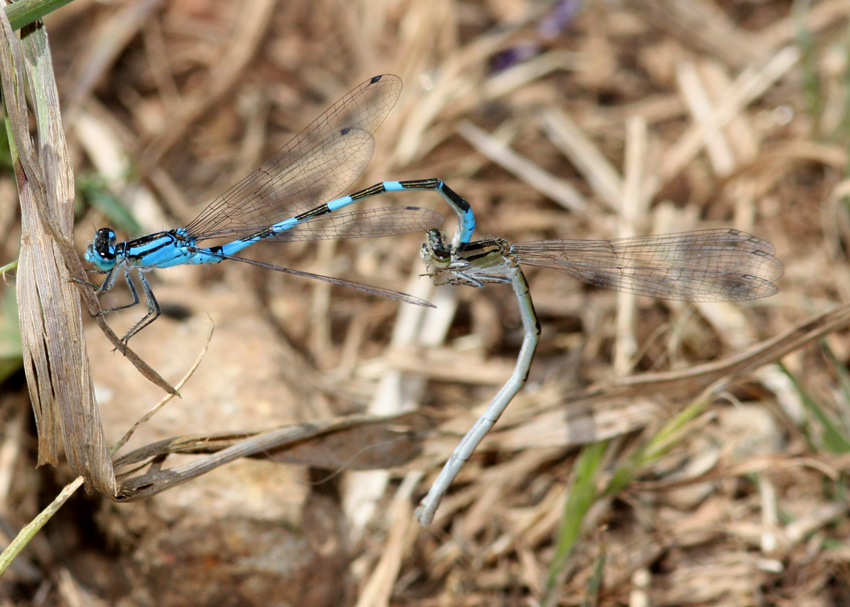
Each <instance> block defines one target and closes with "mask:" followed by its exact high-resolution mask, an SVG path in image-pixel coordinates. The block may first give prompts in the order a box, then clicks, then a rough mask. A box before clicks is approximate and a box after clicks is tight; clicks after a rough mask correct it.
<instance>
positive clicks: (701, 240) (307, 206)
mask: <svg viewBox="0 0 850 607" xmlns="http://www.w3.org/2000/svg"><path fill="white" fill-rule="evenodd" d="M400 92H401V81H400V80H399V78H398V77H396V76H393V75H388V74H385V75H381V76H375V77H373V78H371V79H369V80H367V81H366V82H364V83H363V84H361V85H360V86H358V87H357V88H355V89H354V90H353V91H351V92H350V93H348V94H347V95H346V96H344V97H343V98H342V99H340V100H339V101H337V102H336V103H335V104H334V105H333V106H331V107H330V108H329V109H328V110H327V111H326V112H324V113H323V114H322V115H321V116H319V118H317V119H316V120H315V121H313V122H312V123H311V124H310V125H309V126H308V127H307V128H305V129H304V130H303V131H302V132H301V133H299V134H298V135H297V136H295V137H294V138H293V139H292V140H290V141H289V143H287V144H286V145H285V146H283V147H282V148H281V149H280V150H279V151H278V152H277V153H276V154H275V155H274V156H272V157H271V158H270V159H269V160H267V161H266V163H265V164H264V165H263V166H262V167H261V168H259V169H258V170H257V171H255V172H254V173H252V174H251V175H249V176H248V177H246V178H245V179H243V180H242V181H240V182H239V183H237V184H236V185H234V186H233V187H231V188H230V189H229V190H227V191H226V192H225V193H224V194H222V195H221V196H219V197H218V198H217V199H215V200H214V201H213V202H212V203H211V204H210V205H209V206H207V207H206V208H205V209H204V210H203V211H202V212H201V213H200V215H198V217H197V218H195V219H194V220H193V221H192V222H190V223H189V224H188V225H187V226H186V227H183V228H175V229H172V230H167V231H164V232H157V233H154V234H150V235H148V236H143V237H141V238H136V239H134V240H130V241H125V242H121V243H118V242H117V238H116V234H115V232H114V231H113V230H112V229H110V228H101V229H100V230H98V231H97V233H96V236H95V238H94V241H93V242H92V244H91V245H89V247H88V249H87V251H86V259H87V260H88V261H89V262H91V263H93V264H94V265H95V266H96V267H97V270H98V271H100V272H101V273H105V274H106V277H105V279H104V281H103V283H102V284H101V286H100V287H99V288H98V292H99V293H103V292H105V291H108V290H109V289H111V288H112V287H113V286H114V284H115V281H116V279H117V277H118V276H119V274H120V275H123V276H124V278H125V280H126V282H127V284H128V286H129V288H130V292H131V294H132V296H133V302H132V303H130V304H128V305H125V306H120V307H117V308H112V309H111V310H106V311H105V312H109V311H113V310H119V309H123V308H128V307H130V306H133V305H136V304H138V303H139V297H138V293H137V291H136V288H135V286H134V282H133V277H132V274H131V272H132V270H134V269H135V270H136V273H137V275H138V277H139V281H140V283H141V285H142V289H143V293H144V295H145V299H146V302H147V307H148V311H147V314H146V315H145V316H144V317H143V318H142V319H140V320H139V321H138V322H137V323H136V324H135V325H134V326H133V327H132V328H131V329H130V331H129V332H128V333H127V334H126V335H125V336H124V337H123V338H122V341H123V342H124V343H126V342H127V341H128V340H129V339H130V338H131V337H133V336H134V335H135V334H137V333H138V332H139V331H140V330H142V329H143V328H144V327H146V326H147V325H148V324H150V323H151V322H153V321H154V320H156V318H157V317H158V316H159V314H160V307H159V304H158V302H157V300H156V297H155V296H154V294H153V291H152V290H151V287H150V284H149V283H148V281H147V279H146V278H145V275H144V274H145V272H147V271H148V270H151V269H153V268H168V267H172V266H177V265H182V264H210V263H219V262H221V261H223V260H225V259H233V260H237V261H242V262H246V263H250V264H253V265H257V266H260V267H263V268H267V269H271V270H276V271H281V272H286V273H290V274H296V275H300V276H306V277H310V278H315V279H319V280H324V281H328V282H331V283H334V284H339V285H343V286H348V287H353V288H356V289H360V290H363V291H366V292H369V293H374V294H378V295H382V296H385V297H390V298H394V299H399V300H401V301H405V302H408V303H415V304H419V305H430V304H428V303H427V302H425V301H422V300H420V299H417V298H415V297H412V296H410V295H406V294H404V293H400V292H397V291H392V290H389V289H383V288H379V287H371V286H366V285H362V284H358V283H354V282H350V281H347V280H344V279H340V278H331V277H327V276H319V275H316V274H310V273H308V272H302V271H299V270H293V269H290V268H283V267H280V266H274V265H271V264H267V263H263V262H259V261H256V260H252V259H246V258H244V257H239V256H236V253H239V252H240V251H242V250H243V249H245V248H247V247H249V246H251V245H253V244H255V243H258V242H264V241H290V242H291V241H298V240H302V241H303V240H323V239H337V238H353V237H358V238H365V237H373V236H389V235H393V234H400V233H404V232H411V231H421V232H425V231H428V235H427V242H426V243H425V245H424V246H423V250H422V257H423V259H424V260H425V262H426V264H427V265H428V267H429V270H430V271H431V276H432V277H433V278H434V280H435V282H436V283H437V284H446V283H449V284H457V285H467V286H474V287H480V286H483V285H484V284H487V283H504V284H511V285H512V286H513V289H514V292H515V295H516V297H517V301H518V304H519V308H520V313H521V317H522V322H523V327H524V330H525V338H524V341H523V345H522V347H521V350H520V354H519V357H518V359H517V364H516V367H515V370H514V373H513V374H512V376H511V378H510V379H509V380H508V382H507V383H506V384H505V386H504V387H503V388H502V389H501V390H500V391H499V393H498V394H497V395H496V398H495V399H494V400H493V402H492V403H491V404H490V406H489V407H488V409H487V411H486V412H485V414H484V415H483V416H482V417H481V419H479V420H478V422H476V424H475V426H474V427H473V428H472V429H471V430H470V431H469V433H467V435H466V436H465V437H464V438H463V440H462V441H461V443H460V444H459V445H458V447H457V448H456V449H455V451H454V453H453V454H452V456H451V458H450V460H449V461H448V462H447V464H446V466H445V467H444V469H443V471H442V472H441V474H440V476H439V477H438V479H437V481H436V482H435V483H434V485H433V486H432V488H431V490H430V491H429V493H428V495H427V496H426V498H425V499H424V500H423V502H422V505H421V506H420V509H419V510H418V511H417V517H418V518H419V520H420V522H422V523H423V524H427V523H428V522H430V520H431V518H432V517H433V514H434V511H435V510H436V508H437V506H438V504H439V501H440V498H441V496H442V495H443V493H444V492H445V490H446V489H447V488H448V486H449V485H450V484H451V482H452V480H453V479H454V477H455V476H456V475H457V472H458V471H459V470H460V468H461V466H462V465H463V463H464V462H465V461H466V460H467V459H469V457H470V455H471V454H472V452H473V451H474V450H475V447H476V446H477V445H478V444H479V443H480V441H481V439H482V438H483V437H484V435H485V434H486V433H487V432H488V431H489V429H490V428H491V427H492V426H493V424H494V423H495V422H496V421H497V420H498V417H499V415H500V414H501V413H502V411H504V409H505V407H507V405H508V403H509V402H510V400H511V399H512V398H513V396H514V395H515V394H516V393H517V392H518V391H519V389H520V388H521V387H522V385H523V384H524V382H525V380H526V379H527V376H528V370H529V368H530V365H531V360H532V357H533V355H534V350H535V348H536V346H537V340H538V338H539V333H540V329H539V323H538V321H537V316H536V314H535V312H534V306H533V304H532V300H531V296H530V293H529V289H528V283H527V282H526V280H525V277H524V275H523V273H522V270H521V268H520V265H521V264H527V265H533V266H540V267H547V268H554V269H558V270H561V271H563V272H565V273H567V274H569V275H571V276H573V277H574V278H577V279H579V280H581V281H584V282H587V283H590V284H594V285H598V286H603V287H608V288H612V289H615V290H619V291H628V292H633V293H637V294H641V295H649V296H651V297H659V298H667V299H681V300H691V301H720V300H736V301H737V300H747V299H756V298H759V297H766V296H768V295H772V294H773V293H775V292H776V287H775V286H774V285H773V281H774V280H776V279H777V278H778V277H779V276H780V275H781V274H782V264H781V263H780V262H779V261H778V260H777V259H776V257H774V256H773V253H774V250H773V247H772V246H771V245H770V243H768V242H766V241H764V240H761V239H758V238H756V237H754V236H750V235H749V234H746V233H744V232H740V231H738V230H729V229H720V230H704V231H698V232H686V233H680V234H669V235H662V236H647V237H639V238H631V239H620V240H612V241H582V240H553V241H540V242H529V243H517V244H511V243H508V242H507V241H504V240H483V241H477V242H472V234H473V232H474V229H475V217H474V214H473V212H472V209H471V208H470V205H469V204H468V203H467V201H466V200H464V199H463V198H462V197H461V196H459V195H458V194H457V193H455V192H454V191H453V190H452V189H450V188H449V187H448V186H447V185H446V184H445V183H443V182H442V180H440V179H436V178H431V179H421V180H408V181H385V182H382V183H378V184H376V185H374V186H372V187H369V188H366V189H363V190H360V191H358V192H355V193H354V194H350V195H347V196H342V197H338V196H339V195H340V194H341V193H342V192H343V191H344V190H345V189H346V188H348V187H350V186H351V184H352V183H353V182H354V181H355V180H356V179H357V178H358V177H359V176H360V174H361V173H362V171H363V170H364V169H365V167H366V165H367V164H368V162H369V160H370V158H371V156H372V152H373V149H374V138H373V133H374V132H375V130H376V129H377V128H378V127H379V126H380V125H381V123H382V122H383V121H384V119H385V118H386V116H387V114H388V113H389V111H390V110H391V109H392V107H393V106H394V105H395V103H396V101H397V100H398V97H399V94H400ZM422 190H430V191H435V192H437V193H438V194H440V195H441V197H442V198H443V199H444V200H445V201H446V202H447V203H448V204H449V206H450V208H451V209H452V210H453V211H454V212H455V214H456V215H457V217H458V226H457V229H456V231H455V234H454V236H453V238H452V240H451V242H450V243H449V242H446V239H445V237H444V236H443V235H442V233H441V232H439V231H438V230H436V228H437V227H438V226H439V225H440V224H441V223H442V216H441V215H439V214H438V213H435V212H434V211H430V210H427V209H422V208H417V207H409V206H408V207H388V208H379V209H370V210H362V211H354V212H347V213H337V212H336V211H338V210H340V209H342V208H344V207H346V206H348V205H350V204H353V203H355V202H358V201H360V200H364V199H366V198H369V197H372V196H377V195H380V194H383V193H386V192H398V191H422ZM322 200H329V202H324V203H321V201H322ZM518 212H521V211H518ZM214 239H216V240H225V241H226V242H225V243H224V244H220V245H215V246H209V247H201V246H199V243H201V242H203V241H207V240H214Z"/></svg>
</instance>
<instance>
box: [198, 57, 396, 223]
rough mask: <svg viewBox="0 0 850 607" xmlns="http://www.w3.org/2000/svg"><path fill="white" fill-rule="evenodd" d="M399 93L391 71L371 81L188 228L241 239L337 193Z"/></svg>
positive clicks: (358, 167)
mask: <svg viewBox="0 0 850 607" xmlns="http://www.w3.org/2000/svg"><path fill="white" fill-rule="evenodd" d="M400 93H401V80H400V79H399V78H398V77H397V76H393V75H392V74H384V75H382V76H375V77H374V78H371V79H370V80H367V81H366V82H364V83H363V84H361V85H360V86H358V87H357V88H355V89H354V90H353V91H351V92H350V93H348V94H347V95H346V96H345V97H343V98H342V99H340V100H339V101H337V102H336V103H335V104H334V105H333V106H331V107H330V108H329V109H328V110H327V111H326V112H325V113H323V114H322V115H321V116H319V117H318V118H317V119H316V120H315V121H313V122H312V123H311V124H310V125H309V126H308V127H307V128H305V129H304V130H303V131H301V133H299V134H298V135H296V136H295V137H294V138H293V139H291V140H290V141H289V143H287V144H286V145H284V146H283V147H282V148H281V149H280V150H278V152H277V153H276V154H275V155H274V156H272V157H271V158H269V159H268V160H267V161H266V162H265V163H264V164H263V166H261V167H260V168H259V169H257V170H256V171H254V172H253V173H251V174H250V175H248V176H247V177H246V178H245V179H243V180H242V181H240V182H239V183H237V184H236V185H234V186H232V187H231V188H230V189H229V190H227V191H226V192H225V193H224V194H222V195H221V196H219V197H218V198H216V199H215V200H214V201H213V202H212V203H210V205H209V206H207V208H205V209H204V210H203V211H201V213H200V215H198V217H196V218H195V219H194V220H193V221H192V222H191V223H190V224H189V225H188V226H186V230H187V232H188V233H189V234H190V235H192V236H194V237H196V238H197V239H198V240H204V239H208V238H218V237H229V238H240V237H243V236H246V235H248V234H251V233H253V232H256V231H258V230H260V229H262V228H264V227H268V226H270V225H272V224H274V223H277V222H279V221H281V220H283V219H286V218H287V217H290V216H292V215H296V214H298V213H300V212H303V211H306V210H309V209H311V208H313V207H314V206H316V205H317V204H318V203H321V202H324V201H327V200H330V199H332V198H335V197H337V196H338V195H339V194H340V193H341V192H342V191H343V190H344V189H345V188H347V187H348V186H350V185H351V184H352V183H353V182H354V180H355V179H357V177H358V176H359V175H360V173H362V172H363V169H364V168H366V165H367V164H368V163H369V160H370V158H371V157H372V150H373V148H374V139H373V137H372V133H374V132H375V131H376V130H377V129H378V127H379V126H381V123H382V122H383V121H384V119H385V118H386V117H387V114H389V112H390V110H391V109H392V108H393V106H394V105H395V103H396V101H397V100H398V96H399V94H400Z"/></svg>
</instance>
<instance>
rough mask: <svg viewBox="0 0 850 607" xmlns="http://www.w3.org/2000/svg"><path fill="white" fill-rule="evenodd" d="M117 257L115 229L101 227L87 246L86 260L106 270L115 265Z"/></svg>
mask: <svg viewBox="0 0 850 607" xmlns="http://www.w3.org/2000/svg"><path fill="white" fill-rule="evenodd" d="M115 258H116V254H115V231H114V230H112V229H111V228H100V229H99V230H98V231H97V232H95V235H94V240H93V241H92V243H91V244H90V245H89V246H88V247H87V248H86V261H88V262H89V263H93V264H94V265H95V266H97V269H98V270H101V271H104V272H105V271H108V270H111V269H112V268H114V267H115Z"/></svg>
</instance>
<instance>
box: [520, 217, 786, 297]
mask: <svg viewBox="0 0 850 607" xmlns="http://www.w3.org/2000/svg"><path fill="white" fill-rule="evenodd" d="M513 252H514V253H515V254H516V255H517V257H518V259H519V261H520V263H524V264H528V265H532V266H540V267H545V268H554V269H557V270H561V271H562V272H565V273H567V274H569V275H570V276H572V277H574V278H577V279H578V280H581V281H582V282H586V283H588V284H592V285H597V286H600V287H607V288H609V289H614V290H616V291H625V292H628V293H636V294H638V295H648V296H650V297H658V298H660V299H681V300H689V301H724V300H728V301H742V300H746V299H758V298H760V297H767V296H769V295H773V294H774V293H776V290H777V289H776V285H774V284H773V281H775V280H777V279H778V278H779V277H780V276H782V271H783V267H782V263H781V262H780V261H779V260H778V259H777V258H776V257H774V252H775V251H774V248H773V245H771V244H770V243H769V242H767V241H766V240H762V239H760V238H756V237H755V236H751V235H750V234H747V233H745V232H741V231H739V230H731V229H728V228H722V229H716V230H702V231H698V232H683V233H680V234H665V235H663V236H645V237H638V238H622V239H619V240H610V241H608V240H548V241H539V242H524V243H516V244H514V245H513Z"/></svg>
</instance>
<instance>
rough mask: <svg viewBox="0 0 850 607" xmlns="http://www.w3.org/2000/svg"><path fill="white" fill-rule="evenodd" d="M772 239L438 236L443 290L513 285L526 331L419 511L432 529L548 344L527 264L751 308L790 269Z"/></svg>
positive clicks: (434, 235) (726, 234)
mask: <svg viewBox="0 0 850 607" xmlns="http://www.w3.org/2000/svg"><path fill="white" fill-rule="evenodd" d="M774 253H775V251H774V248H773V245H771V244H770V243H769V242H767V241H766V240H762V239H760V238H756V237H755V236H751V235H750V234H747V233H745V232H741V231H740V230H734V229H729V228H720V229H712V230H701V231H696V232H683V233H679V234H664V235H659V236H641V237H636V238H621V239H618V240H544V241H536V242H523V243H510V242H508V241H506V240H502V239H494V240H481V241H477V242H472V243H469V244H467V245H465V246H462V247H461V248H458V247H456V246H454V244H448V243H447V242H446V237H445V235H444V234H443V233H442V232H440V231H439V230H436V229H435V230H430V231H429V232H428V238H427V241H426V242H425V244H423V245H422V250H421V256H422V259H423V260H424V261H425V264H426V266H427V267H428V271H429V275H430V276H431V277H432V278H433V279H434V282H435V284H437V285H444V284H451V285H466V286H471V287H483V286H484V285H485V284H488V283H499V284H510V285H511V286H512V287H513V291H514V294H515V295H516V299H517V304H518V306H519V312H520V318H521V321H522V326H523V330H524V333H525V334H524V337H523V341H522V346H521V347H520V351H519V355H518V356H517V361H516V365H515V367H514V371H513V373H512V375H511V377H510V379H508V381H507V383H505V385H504V386H503V387H502V389H501V390H499V392H498V393H497V394H496V396H495V398H494V399H493V400H492V402H491V403H490V405H489V406H488V407H487V409H486V410H485V412H484V414H483V415H482V416H481V417H480V418H479V419H478V420H477V421H476V422H475V424H474V425H473V426H472V428H471V429H470V430H469V431H468V432H467V433H466V435H465V436H464V437H463V439H461V441H460V443H459V444H458V446H457V447H456V448H455V450H454V452H453V453H452V455H451V457H450V458H449V460H448V461H447V462H446V464H445V466H444V467H443V469H442V470H441V471H440V474H439V476H438V477H437V479H436V480H435V481H434V484H433V485H432V486H431V489H430V490H429V491H428V494H427V495H426V496H425V498H424V499H423V500H422V501H421V502H420V504H419V507H418V508H417V510H416V518H417V519H418V520H419V522H420V523H421V524H422V525H423V526H424V525H428V524H430V523H431V521H432V520H433V518H434V513H435V512H436V510H437V507H438V506H439V505H440V501H441V500H442V497H443V495H444V494H445V492H446V491H447V490H448V488H449V486H450V485H451V483H452V481H453V480H454V479H455V477H456V476H457V474H458V472H460V469H461V468H462V467H463V465H464V463H465V462H466V461H467V460H468V459H469V458H470V457H471V455H472V453H473V452H474V451H475V449H476V447H477V446H478V444H479V443H480V442H481V441H482V439H483V438H484V436H485V435H486V434H487V433H488V432H489V431H490V429H491V428H492V427H493V425H494V424H495V423H496V422H497V421H498V419H499V416H500V415H501V414H502V412H504V410H505V408H506V407H507V406H508V404H509V403H510V402H511V400H512V399H513V397H514V396H515V395H516V394H517V392H519V391H520V389H521V388H522V386H523V385H524V384H525V382H526V380H527V379H528V373H529V369H530V368H531V361H532V358H533V357H534V351H535V350H536V348H537V342H538V340H539V338H540V323H539V322H538V320H537V314H536V313H535V311H534V304H533V302H532V300H531V293H530V291H529V288H528V282H527V281H526V279H525V275H524V274H523V272H522V269H521V267H520V266H521V265H527V266H536V267H541V268H552V269H555V270H560V271H562V272H564V273H566V274H569V275H570V276H572V277H573V278H576V279H578V280H580V281H582V282H586V283H588V284H591V285H597V286H600V287H607V288H609V289H614V290H617V291H624V292H628V293H635V294H637V295H647V296H649V297H656V298H659V299H676V300H687V301H743V300H748V299H758V298H761V297H768V296H770V295H773V294H774V293H776V285H774V284H773V282H774V281H775V280H777V279H778V278H779V277H780V276H782V271H783V267H782V263H781V262H780V261H779V260H778V259H777V258H776V257H774Z"/></svg>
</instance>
